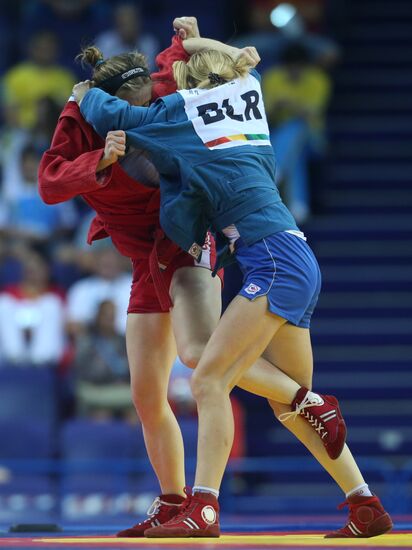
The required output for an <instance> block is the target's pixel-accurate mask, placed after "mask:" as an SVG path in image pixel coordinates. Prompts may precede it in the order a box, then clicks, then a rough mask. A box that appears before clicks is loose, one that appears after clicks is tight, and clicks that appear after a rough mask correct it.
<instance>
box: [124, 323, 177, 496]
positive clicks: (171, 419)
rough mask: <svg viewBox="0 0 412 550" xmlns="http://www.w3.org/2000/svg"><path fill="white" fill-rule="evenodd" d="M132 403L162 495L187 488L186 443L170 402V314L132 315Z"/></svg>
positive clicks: (172, 351)
mask: <svg viewBox="0 0 412 550" xmlns="http://www.w3.org/2000/svg"><path fill="white" fill-rule="evenodd" d="M126 344H127V355H128V359H129V365H130V375H131V387H132V397H133V402H134V405H135V407H136V411H137V413H138V415H139V418H140V420H141V422H142V426H143V435H144V439H145V443H146V449H147V453H148V455H149V459H150V462H151V464H152V466H153V469H154V471H155V473H156V475H157V478H158V480H159V483H160V488H161V492H162V493H163V494H171V493H173V494H181V495H183V487H184V486H185V474H184V450H183V440H182V435H181V432H180V428H179V425H178V423H177V420H176V417H175V415H174V413H173V412H172V409H171V408H170V405H169V402H168V400H167V388H168V383H169V376H170V370H171V368H172V365H173V361H174V359H175V357H176V347H175V343H174V338H173V333H172V330H171V319H170V315H169V314H168V313H144V314H138V313H129V315H128V316H127V329H126Z"/></svg>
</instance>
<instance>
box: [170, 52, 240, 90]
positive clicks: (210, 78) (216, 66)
mask: <svg viewBox="0 0 412 550" xmlns="http://www.w3.org/2000/svg"><path fill="white" fill-rule="evenodd" d="M249 68H250V65H248V63H247V62H246V60H245V59H243V58H241V59H238V60H235V59H233V58H232V57H231V56H230V55H228V54H227V53H223V52H220V51H218V50H203V51H200V52H197V53H195V54H193V55H192V57H191V58H190V59H189V61H188V62H187V63H185V62H184V61H175V62H174V63H173V76H174V79H175V81H176V84H177V89H178V90H182V89H190V88H214V87H216V86H219V85H220V84H224V83H225V82H229V81H230V80H233V79H235V78H240V77H244V76H247V75H248V74H249Z"/></svg>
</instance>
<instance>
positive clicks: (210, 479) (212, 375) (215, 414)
mask: <svg viewBox="0 0 412 550" xmlns="http://www.w3.org/2000/svg"><path fill="white" fill-rule="evenodd" d="M285 323H286V321H285V320H284V319H282V318H281V317H279V316H277V315H273V314H271V313H269V312H268V310H267V299H266V297H260V298H257V299H256V300H254V301H249V300H247V299H246V298H244V297H243V296H237V297H236V298H235V299H234V300H233V301H232V302H231V304H230V305H229V307H228V308H227V310H226V311H225V313H224V315H223V316H222V318H221V320H220V322H219V325H218V327H217V328H216V330H215V331H214V333H213V335H212V336H211V338H210V340H209V342H208V344H207V346H206V348H205V351H204V352H203V355H202V357H201V359H200V361H199V364H198V366H197V368H196V370H195V372H194V373H193V375H192V390H193V395H194V397H195V399H196V402H197V407H198V414H199V440H198V462H197V469H196V478H195V485H203V486H206V487H212V488H214V489H218V488H219V486H220V483H221V479H222V476H223V472H224V470H225V467H226V463H227V460H228V456H229V452H230V449H231V447H232V443H233V414H232V409H231V406H230V397H229V394H230V391H231V390H232V388H233V387H234V386H235V385H236V384H238V382H239V380H240V378H241V377H242V375H243V374H244V372H245V371H246V370H247V369H248V368H250V366H251V365H252V364H253V363H254V362H255V361H256V360H257V359H258V357H260V356H261V355H262V353H263V351H264V350H265V349H266V347H267V346H268V344H269V342H270V341H271V340H272V338H273V337H274V335H275V334H276V332H277V331H278V330H279V329H280V327H281V326H283V325H284V324H285ZM290 384H291V388H290V397H289V401H288V402H289V403H290V402H291V401H292V400H293V397H294V395H295V393H296V386H297V384H296V382H294V381H293V380H290ZM297 387H299V386H297ZM211 465H213V468H212V467H211Z"/></svg>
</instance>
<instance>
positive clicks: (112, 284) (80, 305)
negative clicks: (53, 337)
mask: <svg viewBox="0 0 412 550" xmlns="http://www.w3.org/2000/svg"><path fill="white" fill-rule="evenodd" d="M91 254H94V256H95V274H94V275H92V276H90V277H86V278H85V279H81V280H80V281H77V282H76V283H74V285H73V286H72V287H70V289H69V292H68V295H67V309H68V312H67V318H68V331H69V333H70V334H71V335H76V334H78V333H79V332H81V331H83V330H84V328H85V327H86V325H88V324H89V323H91V322H92V321H93V320H94V319H95V318H96V315H97V311H98V309H99V306H100V304H101V303H102V302H103V301H105V300H109V301H111V302H113V303H114V304H115V306H116V320H115V326H116V330H117V331H118V332H119V333H120V334H124V333H125V330H126V317H127V315H126V313H127V307H128V304H129V296H130V288H131V284H132V277H131V274H130V273H126V272H125V271H124V259H123V258H122V256H120V254H118V253H117V252H116V250H115V249H114V248H112V247H110V248H103V249H97V250H96V251H95V252H91Z"/></svg>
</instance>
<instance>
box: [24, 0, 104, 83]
mask: <svg viewBox="0 0 412 550" xmlns="http://www.w3.org/2000/svg"><path fill="white" fill-rule="evenodd" d="M22 4H23V6H22V10H21V19H22V20H21V24H20V29H21V30H20V32H21V36H22V39H23V40H24V41H26V40H27V37H31V36H32V35H33V34H36V33H38V32H40V31H45V30H50V29H53V31H54V32H55V33H56V36H58V37H59V45H60V48H59V50H60V51H59V59H58V60H59V63H61V64H62V65H64V66H65V67H68V68H70V69H72V70H74V71H75V72H77V69H80V67H79V66H78V65H76V64H75V62H74V59H75V57H76V55H77V54H78V53H79V50H80V48H81V47H82V46H83V45H86V44H90V43H92V42H93V40H94V38H95V37H96V36H97V34H99V33H100V32H102V30H104V29H107V28H108V27H109V25H110V12H111V10H110V5H109V4H110V2H109V1H107V0H25V2H24V3H22Z"/></svg>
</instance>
